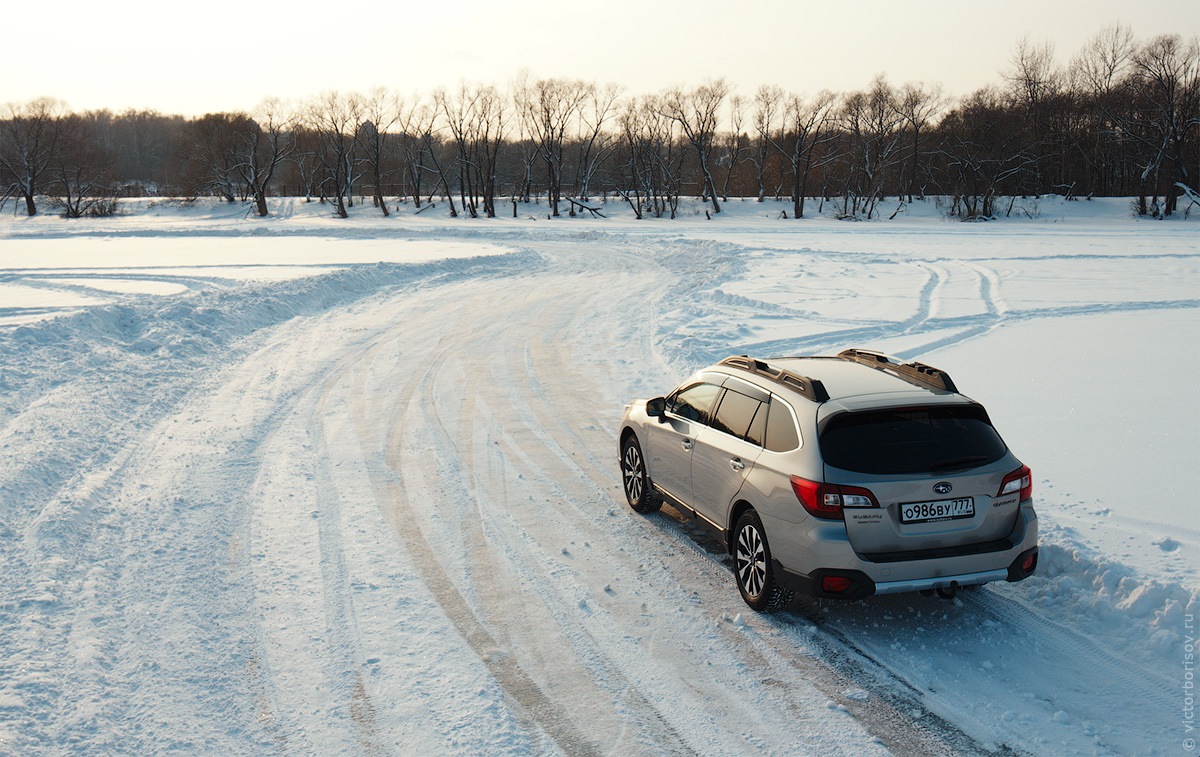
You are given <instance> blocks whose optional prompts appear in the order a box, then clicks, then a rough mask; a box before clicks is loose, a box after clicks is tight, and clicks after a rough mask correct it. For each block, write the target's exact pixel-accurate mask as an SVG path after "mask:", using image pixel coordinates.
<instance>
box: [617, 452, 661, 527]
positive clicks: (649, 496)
mask: <svg viewBox="0 0 1200 757" xmlns="http://www.w3.org/2000/svg"><path fill="white" fill-rule="evenodd" d="M621 482H622V484H623V486H624V488H625V501H626V502H628V503H629V506H630V507H632V508H633V510H634V512H639V513H642V514H646V513H652V512H654V511H656V510H658V508H660V507H662V499H660V498H659V497H658V496H657V495H656V494H655V493H654V490H653V489H652V488H651V487H650V477H649V476H648V475H646V462H645V460H644V459H643V457H642V445H640V444H638V440H637V437H636V436H634V435H633V434H630V435H629V436H627V437H626V438H625V441H624V442H622V443H621Z"/></svg>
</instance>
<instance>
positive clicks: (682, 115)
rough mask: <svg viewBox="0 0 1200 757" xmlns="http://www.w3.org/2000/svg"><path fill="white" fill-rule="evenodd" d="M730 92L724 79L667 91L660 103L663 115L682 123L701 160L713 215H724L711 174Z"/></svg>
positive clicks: (685, 134)
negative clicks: (720, 116)
mask: <svg viewBox="0 0 1200 757" xmlns="http://www.w3.org/2000/svg"><path fill="white" fill-rule="evenodd" d="M729 90H730V85H729V84H728V83H726V81H725V80H724V79H717V80H715V81H706V82H705V83H703V84H701V85H700V86H698V87H696V88H695V89H691V90H688V91H687V92H685V91H683V90H682V89H671V90H668V91H667V92H666V93H665V94H664V95H663V96H662V98H661V99H660V100H659V104H660V107H661V108H662V111H661V112H662V114H663V115H664V116H666V117H667V118H670V119H671V120H673V121H675V122H676V123H677V124H679V127H680V128H681V129H682V130H683V133H684V136H686V137H687V140H688V142H690V143H691V145H692V148H693V149H695V151H696V155H697V156H698V157H699V159H700V172H701V174H703V176H704V195H705V196H706V197H708V198H709V200H710V201H711V202H712V208H713V212H714V213H720V212H721V203H720V202H718V201H717V187H716V182H714V181H713V175H712V152H713V138H714V137H715V135H716V133H717V126H718V124H717V119H718V114H719V113H720V109H721V104H722V103H724V102H725V98H726V96H728V95H729Z"/></svg>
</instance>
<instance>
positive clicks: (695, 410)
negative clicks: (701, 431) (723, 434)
mask: <svg viewBox="0 0 1200 757" xmlns="http://www.w3.org/2000/svg"><path fill="white" fill-rule="evenodd" d="M720 393H721V387H719V386H717V385H716V384H705V383H700V384H693V385H692V386H689V387H687V388H686V389H683V390H681V391H678V392H675V393H674V394H672V395H671V396H670V397H668V398H667V411H668V412H670V413H674V414H675V415H678V416H679V417H680V418H686V419H687V420H689V421H696V422H697V423H705V424H707V423H709V420H710V418H711V411H712V409H713V406H714V405H716V404H717V397H718V395H720Z"/></svg>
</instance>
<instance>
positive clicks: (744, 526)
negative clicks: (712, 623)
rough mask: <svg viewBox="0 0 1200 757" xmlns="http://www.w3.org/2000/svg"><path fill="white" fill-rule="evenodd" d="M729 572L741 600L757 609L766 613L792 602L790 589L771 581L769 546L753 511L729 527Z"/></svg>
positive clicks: (772, 574) (746, 513)
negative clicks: (730, 561)
mask: <svg viewBox="0 0 1200 757" xmlns="http://www.w3.org/2000/svg"><path fill="white" fill-rule="evenodd" d="M733 575H734V579H735V580H736V581H737V587H738V591H739V592H741V594H742V599H744V600H746V604H748V605H750V606H751V607H753V608H754V609H755V610H758V611H759V612H770V611H772V610H776V609H778V608H780V607H783V606H784V605H786V604H787V603H789V602H791V601H792V592H790V591H788V590H787V589H784V588H782V587H781V586H779V584H778V583H777V582H776V580H775V571H774V568H772V566H771V547H770V545H768V544H767V534H766V531H765V530H764V529H763V524H762V519H761V518H759V517H758V513H756V512H755V511H754V510H747V511H746V512H744V513H742V515H741V517H740V518H738V521H737V525H736V526H734V529H733Z"/></svg>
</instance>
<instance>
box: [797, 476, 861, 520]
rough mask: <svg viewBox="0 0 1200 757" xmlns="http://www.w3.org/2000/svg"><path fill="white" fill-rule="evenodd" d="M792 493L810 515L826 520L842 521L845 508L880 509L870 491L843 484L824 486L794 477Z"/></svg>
mask: <svg viewBox="0 0 1200 757" xmlns="http://www.w3.org/2000/svg"><path fill="white" fill-rule="evenodd" d="M791 480H792V491H793V492H795V493H796V499H798V500H800V504H801V505H803V506H804V509H805V510H807V511H808V514H809V515H812V516H813V517H815V518H823V519H825V520H842V508H843V507H879V502H878V501H876V499H875V495H874V494H872V493H871V492H870V490H869V489H863V488H861V487H858V486H844V485H841V484H823V483H820V482H817V481H809V480H808V479H807V478H800V477H799V476H792V477H791Z"/></svg>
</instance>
